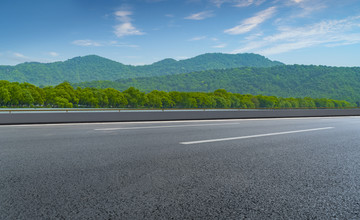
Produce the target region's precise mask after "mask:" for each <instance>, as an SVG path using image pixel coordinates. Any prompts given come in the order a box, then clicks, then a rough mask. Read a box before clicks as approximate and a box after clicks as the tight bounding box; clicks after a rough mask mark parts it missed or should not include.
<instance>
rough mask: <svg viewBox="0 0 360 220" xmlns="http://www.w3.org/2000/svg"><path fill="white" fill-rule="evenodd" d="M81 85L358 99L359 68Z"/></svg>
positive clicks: (229, 72)
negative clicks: (219, 90)
mask: <svg viewBox="0 0 360 220" xmlns="http://www.w3.org/2000/svg"><path fill="white" fill-rule="evenodd" d="M74 86H75V87H76V86H80V87H96V88H109V87H111V88H115V89H118V90H121V91H122V90H125V89H127V88H129V87H130V86H133V87H136V88H139V89H140V90H142V91H145V92H150V91H152V90H155V89H156V90H161V91H199V92H212V91H214V90H216V89H226V90H227V91H229V92H233V93H241V94H253V95H257V94H262V95H269V96H280V97H306V96H308V97H312V98H331V99H338V100H347V101H350V102H359V101H360V68H359V67H327V66H314V65H279V66H274V67H269V68H250V67H246V68H245V67H243V68H233V69H221V70H205V71H199V72H193V73H183V74H176V75H167V76H157V77H147V78H143V77H142V78H134V79H120V80H117V81H116V82H113V81H93V82H86V83H79V84H75V85H74Z"/></svg>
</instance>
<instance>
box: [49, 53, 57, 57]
mask: <svg viewBox="0 0 360 220" xmlns="http://www.w3.org/2000/svg"><path fill="white" fill-rule="evenodd" d="M48 54H49V55H50V56H52V57H57V56H59V54H58V53H56V52H49V53H48Z"/></svg>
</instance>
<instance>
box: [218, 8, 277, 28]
mask: <svg viewBox="0 0 360 220" xmlns="http://www.w3.org/2000/svg"><path fill="white" fill-rule="evenodd" d="M275 12H276V7H270V8H268V9H266V10H263V11H260V12H258V13H257V14H256V15H255V16H254V17H251V18H248V19H245V20H244V21H243V22H242V23H241V24H240V25H238V26H235V27H233V28H230V29H227V30H225V31H224V32H225V33H227V34H232V35H237V34H244V33H247V32H249V31H251V30H253V29H254V28H255V27H257V26H258V25H259V24H261V23H263V22H264V21H266V20H268V19H269V18H271V17H272V16H273V15H274V14H275Z"/></svg>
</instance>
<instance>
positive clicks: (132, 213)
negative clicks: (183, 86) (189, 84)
mask: <svg viewBox="0 0 360 220" xmlns="http://www.w3.org/2000/svg"><path fill="white" fill-rule="evenodd" d="M146 127H148V128H146ZM323 127H334V128H333V129H327V130H318V131H311V132H302V133H293V134H283V135H276V136H266V137H256V138H250V139H241V140H230V141H222V142H213V143H202V144H193V145H182V144H180V142H184V141H197V140H206V139H217V138H228V137H239V136H248V135H257V134H266V133H274V132H285V131H294V130H303V129H312V128H323ZM103 128H132V129H118V130H96V129H103ZM0 219H360V117H338V118H299V119H297V118H292V119H259V120H251V119H245V120H213V121H177V122H151V123H150V122H143V123H142V122H137V123H108V124H106V123H104V124H62V125H35V126H30V125H25V126H0Z"/></svg>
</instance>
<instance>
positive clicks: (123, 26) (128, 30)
mask: <svg viewBox="0 0 360 220" xmlns="http://www.w3.org/2000/svg"><path fill="white" fill-rule="evenodd" d="M132 14H133V13H132V11H129V10H119V11H116V12H115V16H116V19H117V20H119V21H120V22H121V23H120V24H118V25H116V26H114V29H115V31H114V33H115V35H116V36H117V37H124V36H129V35H143V34H145V33H143V32H141V31H140V30H138V29H137V28H135V27H134V25H133V24H132V23H131V17H130V16H131V15H132Z"/></svg>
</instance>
